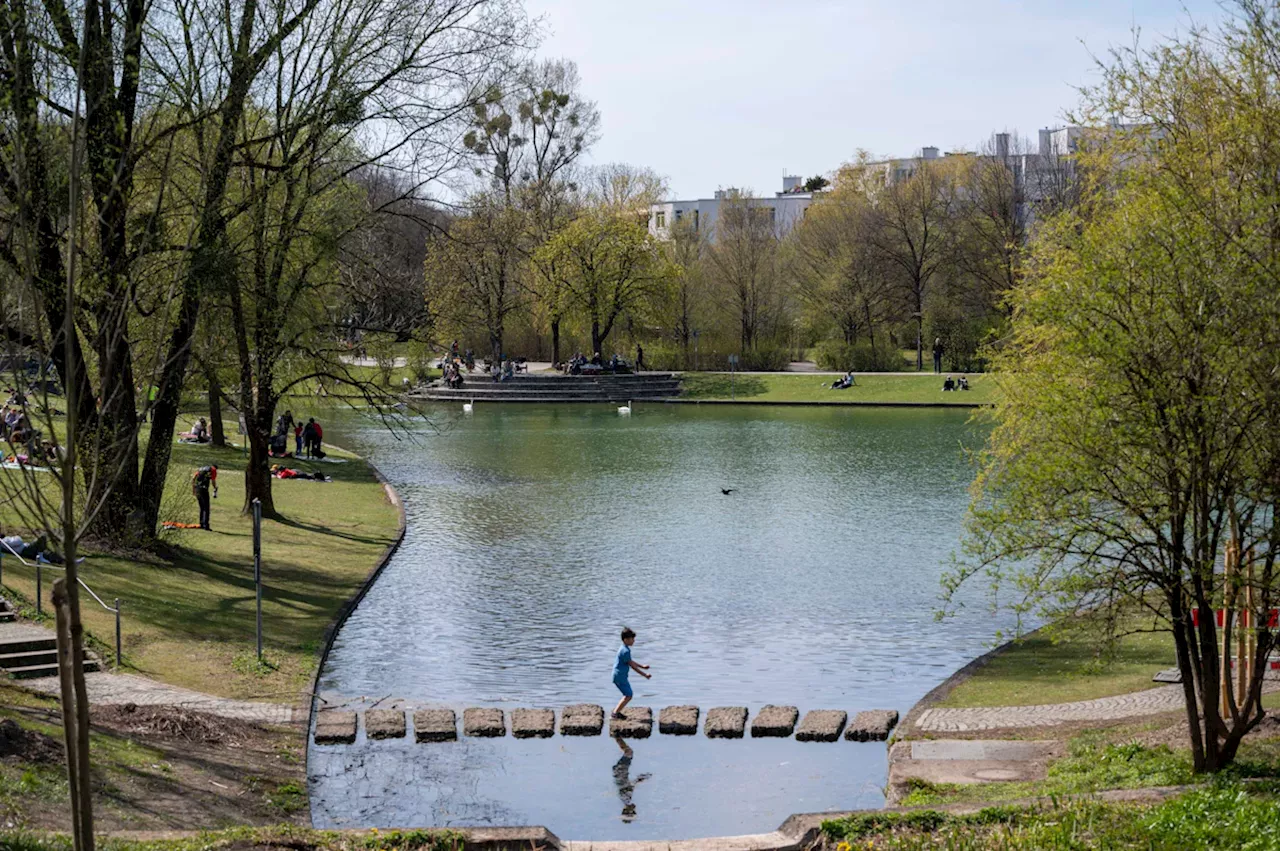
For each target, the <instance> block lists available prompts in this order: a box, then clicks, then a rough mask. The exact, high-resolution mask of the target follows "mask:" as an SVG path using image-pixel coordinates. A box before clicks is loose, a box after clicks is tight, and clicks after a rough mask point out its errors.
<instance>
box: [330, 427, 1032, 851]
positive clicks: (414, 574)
mask: <svg viewBox="0 0 1280 851" xmlns="http://www.w3.org/2000/svg"><path fill="white" fill-rule="evenodd" d="M429 413H430V416H431V418H432V420H433V423H432V424H426V423H417V424H415V425H414V426H413V427H412V428H411V432H412V434H411V437H410V438H409V439H405V438H403V437H401V438H399V439H397V437H395V436H393V435H392V434H390V433H388V432H387V430H386V429H384V428H383V427H382V426H380V425H379V424H377V423H376V422H373V421H370V420H366V419H363V418H360V417H357V416H355V415H350V414H347V415H342V416H339V417H337V418H334V419H333V421H332V424H330V423H326V433H327V434H328V435H330V436H331V439H333V440H335V441H336V442H338V443H341V444H343V445H346V446H348V447H350V448H352V449H355V450H357V451H359V452H361V453H363V454H365V455H366V456H367V457H368V458H370V459H371V460H372V461H373V462H374V463H375V464H376V465H377V466H378V467H379V469H381V470H382V472H383V473H384V475H386V477H387V478H388V479H389V480H390V481H391V483H392V484H393V486H394V487H395V488H396V490H397V491H398V492H399V494H400V496H401V498H402V499H403V501H404V504H405V508H406V511H407V514H408V520H409V525H408V532H407V534H406V536H405V539H404V543H403V544H402V546H401V548H400V550H399V551H398V552H397V554H396V555H395V557H394V558H393V559H392V561H391V562H390V564H389V565H388V566H387V568H386V570H385V571H384V572H383V574H382V576H381V577H380V578H379V580H378V582H377V583H376V584H375V585H374V587H373V588H372V589H371V591H370V593H369V594H368V596H367V597H366V598H365V600H364V602H363V603H362V604H361V606H360V608H359V609H358V610H357V611H356V612H355V613H354V614H353V616H352V617H351V619H350V620H349V621H348V622H347V624H346V626H345V627H344V628H343V630H342V632H341V633H340V635H339V636H338V639H337V641H336V643H335V645H334V648H333V652H332V654H331V655H330V657H329V660H328V664H327V665H326V667H325V669H324V671H323V672H322V676H321V693H322V695H323V696H325V697H326V698H327V699H330V700H333V699H351V698H358V697H361V696H365V697H367V698H369V699H377V698H379V697H384V696H385V697H392V698H401V699H405V700H407V701H409V702H410V703H411V704H414V705H421V704H432V705H442V706H452V707H455V708H457V709H461V708H462V707H464V706H472V705H475V706H500V707H503V708H507V709H511V708H516V707H520V706H546V707H555V708H559V707H560V706H563V705H564V704H567V703H578V702H590V703H599V704H602V705H604V706H606V708H608V707H610V706H611V705H612V704H613V703H614V702H616V700H617V698H618V695H617V692H616V690H615V689H614V687H613V685H612V684H611V682H610V671H611V668H612V664H613V658H614V654H615V652H616V650H617V647H618V644H619V639H618V632H619V630H620V629H621V628H622V627H623V626H624V625H627V626H630V627H631V628H633V629H634V630H635V631H636V632H637V633H638V638H637V641H636V644H635V647H634V648H633V655H634V658H635V659H636V661H638V662H642V663H645V664H649V665H651V666H652V670H651V673H652V674H653V679H652V680H642V679H640V678H639V677H638V676H636V675H633V676H632V683H633V686H634V687H635V690H636V698H635V704H636V705H640V706H652V707H654V709H655V714H656V711H657V709H658V708H660V707H662V706H667V705H674V704H683V703H693V704H697V705H699V706H701V707H702V708H703V712H704V714H705V711H706V709H708V708H710V707H713V706H725V705H744V706H747V707H749V708H750V709H751V710H752V712H753V714H754V712H755V710H757V709H758V708H759V707H761V706H763V705H764V704H768V703H775V704H793V705H796V706H798V707H799V708H800V710H801V712H802V713H803V712H805V711H807V710H809V709H824V708H831V709H845V710H848V711H849V712H850V715H852V713H854V712H857V711H859V710H863V709H880V708H893V709H898V710H899V711H900V712H904V713H905V711H906V710H907V709H909V708H910V707H911V705H912V704H913V703H914V702H915V701H916V700H918V699H919V698H920V697H921V696H923V695H924V694H925V693H926V692H927V691H928V690H929V689H931V688H932V687H933V686H935V685H937V684H938V683H939V682H941V681H942V680H943V679H945V678H946V677H947V676H949V675H950V674H951V673H952V672H953V671H954V670H955V669H957V668H958V667H960V666H961V665H963V664H964V663H966V662H967V661H969V660H970V659H971V658H973V657H974V656H976V655H978V654H980V653H982V652H984V650H985V649H987V648H988V647H989V645H990V643H991V642H992V640H993V639H994V637H995V635H996V632H997V630H998V629H999V628H1000V627H1001V626H1002V625H1006V626H1007V624H1003V623H1002V619H1001V618H1000V617H997V616H995V615H993V614H992V612H991V611H990V609H989V607H988V606H987V604H986V601H985V599H984V598H983V596H982V594H981V593H980V591H979V590H978V589H976V587H975V592H976V593H974V594H972V595H971V603H972V605H970V607H969V608H968V609H967V610H966V611H965V612H964V613H963V614H961V615H960V616H957V617H954V618H950V619H947V620H944V621H942V622H938V621H936V620H935V618H934V612H935V610H936V608H937V605H938V595H939V577H940V575H941V573H942V571H943V570H944V568H945V563H946V562H947V560H948V559H949V557H950V556H951V554H952V553H953V551H954V550H955V549H956V547H957V545H958V543H959V539H960V534H961V529H962V521H963V516H964V510H965V506H966V501H967V488H968V485H969V483H970V481H971V480H972V470H971V468H970V466H969V463H968V461H967V459H966V458H965V456H964V451H963V450H964V448H966V447H970V448H972V447H974V446H976V445H977V444H978V443H979V442H980V440H981V437H982V432H981V429H980V428H979V427H976V426H973V425H971V424H970V423H969V422H968V419H969V414H968V412H964V411H948V410H939V409H932V410H904V409H863V410H857V409H830V408H770V407H764V406H740V407H722V406H717V407H698V406H690V405H663V404H652V405H645V404H643V403H640V404H637V405H636V406H635V413H634V415H633V416H630V417H620V416H619V415H618V414H617V412H616V410H615V408H613V407H611V406H596V405H582V406H579V405H561V406H550V405H549V406H525V405H516V404H510V405H496V404H494V405H484V404H477V405H476V410H475V413H474V414H473V415H470V416H465V417H464V416H462V415H461V406H460V405H449V406H445V405H440V406H435V407H433V408H431V409H430V411H429ZM722 489H732V493H729V494H728V495H725V494H723V493H722ZM655 727H656V723H655ZM631 748H632V749H633V753H632V754H630V755H628V754H627V753H625V752H624V751H623V749H622V748H621V747H620V746H619V744H618V743H617V742H615V741H614V740H612V739H610V738H609V737H608V736H600V737H595V738H587V739H572V738H563V737H560V736H558V735H557V736H556V737H554V738H552V739H547V740H525V741H516V740H513V739H511V738H505V739H499V740H476V739H463V740H461V741H459V742H457V743H454V744H436V745H425V744H424V745H418V744H414V743H413V742H412V740H411V739H410V740H401V741H398V742H396V741H392V742H366V741H365V740H364V737H363V732H362V733H361V738H360V740H359V741H358V742H357V744H356V745H355V746H351V747H341V746H338V747H317V746H314V745H312V746H311V752H310V756H309V774H310V782H311V802H312V815H313V819H314V822H315V824H316V826H317V827H360V826H365V827H374V826H376V827H380V828H387V827H419V826H448V825H458V826H461V825H481V824H540V825H545V826H546V827H548V828H549V829H551V830H552V831H553V832H554V833H556V834H557V835H558V836H560V837H561V838H562V839H600V840H604V839H672V838H689V837H697V836H712V835H721V834H739V833H756V832H768V831H770V830H773V829H775V828H776V827H777V826H778V825H779V824H780V823H781V822H782V820H783V819H785V818H786V817H787V816H788V815H790V814H791V813H793V812H812V811H817V810H827V809H851V808H858V807H874V806H879V805H881V804H882V803H883V794H882V787H883V784H884V782H885V774H886V755H885V747H884V745H883V744H882V743H875V744H856V743H851V742H844V741H840V742H837V743H834V744H819V743H802V742H796V741H794V740H793V739H792V740H753V739H750V738H748V739H745V740H740V741H723V740H708V739H706V738H705V737H704V736H702V735H701V734H699V735H698V736H696V737H678V738H677V737H671V736H662V735H659V734H658V733H657V731H656V729H655V731H654V736H653V738H651V739H648V740H641V741H635V742H632V743H631Z"/></svg>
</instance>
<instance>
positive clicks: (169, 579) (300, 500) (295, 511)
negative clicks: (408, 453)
mask: <svg viewBox="0 0 1280 851" xmlns="http://www.w3.org/2000/svg"><path fill="white" fill-rule="evenodd" d="M227 433H228V437H229V439H233V440H234V439H236V435H235V424H234V423H228V425H227ZM330 457H344V458H346V459H348V463H345V464H326V463H309V462H307V461H297V462H293V461H291V462H289V463H290V466H294V467H297V468H300V469H310V470H319V471H321V472H323V473H325V474H327V475H329V476H332V477H333V482H331V483H320V482H310V481H297V480H289V481H279V480H277V481H276V482H274V484H273V493H274V496H275V504H276V508H277V510H278V511H279V512H280V513H281V515H282V516H283V518H284V519H283V520H280V521H269V520H267V521H264V522H263V529H262V573H263V577H264V592H263V601H262V620H263V633H264V644H265V648H266V649H265V655H266V658H267V661H268V663H269V664H268V665H266V666H259V665H258V664H257V660H256V658H255V646H254V624H255V595H254V584H253V529H252V523H251V520H250V518H249V517H248V516H247V515H242V514H241V513H240V512H241V508H242V507H243V503H244V477H243V475H242V473H243V470H244V464H245V458H244V456H243V454H242V453H241V451H240V450H238V449H230V448H228V449H214V448H213V447H210V446H187V445H175V446H174V448H173V462H172V465H171V467H170V475H169V484H168V487H167V489H166V495H165V506H164V519H171V520H181V521H186V522H190V521H194V520H195V519H196V504H195V498H194V497H193V496H192V494H191V486H190V477H191V472H192V471H193V470H194V469H195V468H197V467H199V466H202V465H205V464H216V465H217V466H218V469H219V476H218V483H219V486H220V495H219V497H218V499H216V500H214V501H213V507H212V517H211V525H212V527H213V531H212V532H203V531H199V530H189V531H175V532H167V533H165V534H164V536H163V541H164V542H165V544H166V546H165V547H164V548H163V549H162V552H161V553H160V554H158V555H154V556H151V555H148V556H147V557H146V558H145V559H144V558H141V557H139V558H125V557H120V556H115V555H91V556H90V558H89V559H88V560H87V561H86V562H85V563H84V564H83V565H82V566H81V576H82V577H83V579H84V581H85V582H87V583H88V584H89V586H90V587H91V588H93V590H94V591H95V592H97V594H98V595H99V596H101V597H102V598H103V599H105V600H106V601H107V602H111V600H112V599H113V598H116V597H118V598H120V601H121V604H122V609H123V623H122V625H123V634H124V662H125V667H126V670H128V671H132V672H136V673H140V674H143V675H145V676H148V677H153V678H155V679H158V680H161V681H164V682H168V683H173V684H175V685H180V686H186V687H188V688H194V689H199V690H201V691H205V692H209V693H211V694H216V695H221V696H224V697H236V698H255V699H263V700H275V701H280V702H291V701H293V700H296V699H298V698H299V696H300V694H301V693H302V691H304V690H305V689H306V688H307V687H308V686H309V684H310V678H311V676H312V674H313V673H314V671H315V665H316V662H317V654H318V652H319V649H320V646H321V641H322V638H323V634H324V629H325V627H326V626H327V625H328V624H329V623H330V622H331V621H332V619H333V617H334V615H335V614H336V612H337V611H338V609H339V607H340V606H341V605H342V603H343V602H344V601H346V600H347V599H348V598H349V597H350V596H351V595H352V594H353V593H354V592H355V590H356V589H357V588H358V587H359V586H360V584H361V583H362V582H363V581H364V579H365V577H366V576H367V575H368V573H369V571H370V569H371V568H372V567H373V565H374V564H375V563H376V562H377V559H378V558H379V556H380V555H381V554H382V553H383V551H384V550H385V549H386V547H387V546H388V545H389V544H390V543H391V542H392V541H393V540H394V538H395V535H396V530H397V527H398V522H399V515H398V512H397V510H396V508H395V507H394V506H393V505H391V504H390V502H389V501H388V500H387V498H386V495H385V492H384V491H383V489H382V486H381V484H379V482H378V481H377V479H376V478H375V477H374V475H373V473H372V471H371V470H370V468H369V467H368V465H367V464H365V463H364V462H363V461H361V460H360V459H358V458H355V457H354V456H351V455H350V454H348V453H343V452H338V451H335V452H333V453H332V454H331V456H330ZM0 475H16V474H14V473H11V472H3V473H0ZM57 575H58V574H57V573H54V572H52V571H46V573H45V579H46V581H45V585H44V589H45V595H46V603H47V602H48V594H49V589H50V586H51V585H52V577H56V576H57ZM4 585H5V587H6V588H7V589H9V590H10V591H11V592H17V596H19V597H20V598H23V599H25V601H26V602H27V603H28V605H29V604H30V602H31V601H32V600H34V595H35V573H34V570H32V569H30V568H25V567H21V566H19V565H18V564H17V561H16V559H13V558H5V559H4ZM82 600H83V602H84V607H83V611H84V618H85V623H86V626H87V629H88V630H89V632H90V633H91V635H92V636H93V637H94V638H95V639H97V640H98V641H99V642H101V645H99V647H100V648H101V649H106V650H107V651H108V652H110V651H112V650H113V649H114V617H113V616H112V615H111V614H110V613H109V612H107V611H105V610H103V609H101V608H100V607H98V606H97V604H95V603H94V602H93V601H92V600H91V599H89V598H87V597H84V596H82ZM47 611H48V609H47V608H46V612H47Z"/></svg>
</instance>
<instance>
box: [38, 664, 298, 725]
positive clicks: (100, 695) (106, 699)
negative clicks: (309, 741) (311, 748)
mask: <svg viewBox="0 0 1280 851" xmlns="http://www.w3.org/2000/svg"><path fill="white" fill-rule="evenodd" d="M84 683H85V688H87V689H88V691H89V703H90V704H125V703H134V704H137V705H138V706H181V707H182V708H183V709H191V710H194V711H196V712H207V713H209V714H210V715H217V716H220V717H222V718H234V719H236V720H239V721H253V722H256V723H259V724H291V723H293V722H295V721H299V722H300V721H305V720H306V717H307V716H306V713H305V712H302V711H300V710H298V709H296V708H295V707H292V706H287V705H284V704H279V703H259V702H256V701H251V700H231V699H229V698H223V697H214V696H213V695H209V694H204V693H202V692H198V691H192V690H191V689H185V688H181V687H179V686H171V685H165V684H164V683H158V682H156V681H155V680H148V679H147V678H145V677H136V676H133V675H132V674H110V673H106V672H100V673H96V674H85V675H84ZM23 686H25V687H26V688H29V689H32V690H33V691H41V692H44V693H45V694H57V693H58V679H57V678H56V677H47V678H45V679H40V680H28V681H27V682H24V683H23Z"/></svg>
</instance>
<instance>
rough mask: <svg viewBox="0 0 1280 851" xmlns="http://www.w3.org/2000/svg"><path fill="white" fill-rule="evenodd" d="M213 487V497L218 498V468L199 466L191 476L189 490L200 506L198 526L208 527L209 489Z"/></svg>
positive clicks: (207, 528)
mask: <svg viewBox="0 0 1280 851" xmlns="http://www.w3.org/2000/svg"><path fill="white" fill-rule="evenodd" d="M210 488H213V498H214V499H217V498H218V468H217V467H214V466H208V467H201V468H200V469H198V470H196V472H195V475H194V476H192V477H191V491H192V493H194V494H195V495H196V503H197V504H198V505H199V506H200V528H201V529H204V530H206V531H212V530H210V529H209V489H210Z"/></svg>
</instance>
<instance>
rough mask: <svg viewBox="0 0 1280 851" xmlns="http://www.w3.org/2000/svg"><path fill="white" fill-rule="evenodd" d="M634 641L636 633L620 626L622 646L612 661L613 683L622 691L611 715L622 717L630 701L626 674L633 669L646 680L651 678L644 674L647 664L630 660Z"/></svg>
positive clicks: (647, 667) (629, 689) (630, 692)
mask: <svg viewBox="0 0 1280 851" xmlns="http://www.w3.org/2000/svg"><path fill="white" fill-rule="evenodd" d="M635 643H636V634H635V633H634V632H633V631H632V630H631V628H630V627H625V626H624V627H623V628H622V646H621V647H619V648H618V655H617V658H615V659H614V662H613V684H614V685H615V686H617V687H618V691H620V692H622V700H619V701H618V705H617V706H615V707H614V708H613V717H614V718H622V717H624V716H623V714H622V710H623V709H625V708H626V706H627V704H628V703H630V702H631V696H632V694H633V693H634V692H632V691H631V682H630V680H628V676H629V675H630V673H631V672H632V671H635V672H636V673H637V674H639V675H640V676H642V677H644V678H645V679H646V680H650V679H653V675H652V674H646V673H645V671H647V670H649V666H648V665H641V664H639V663H638V662H632V661H631V645H633V644H635Z"/></svg>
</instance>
